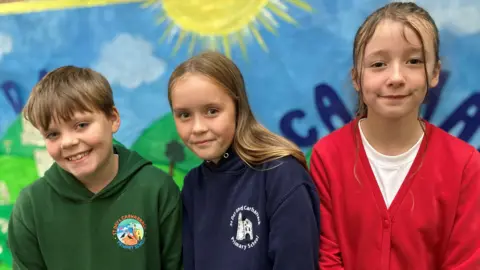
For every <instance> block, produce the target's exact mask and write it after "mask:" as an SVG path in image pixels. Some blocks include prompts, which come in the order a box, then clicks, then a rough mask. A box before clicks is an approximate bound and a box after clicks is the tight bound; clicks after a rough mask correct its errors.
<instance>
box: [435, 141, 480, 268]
mask: <svg viewBox="0 0 480 270" xmlns="http://www.w3.org/2000/svg"><path fill="white" fill-rule="evenodd" d="M450 269H452V270H453V269H455V270H461V269H462V270H463V269H465V270H467V269H468V270H470V269H480V153H479V152H478V151H476V150H473V153H472V155H471V157H470V159H469V161H468V163H467V166H466V167H465V169H464V173H463V177H462V184H461V189H460V197H459V200H458V206H457V212H456V216H455V223H454V225H453V229H452V232H451V234H450V239H449V243H448V247H447V251H446V254H445V259H444V261H443V266H442V270H450Z"/></svg>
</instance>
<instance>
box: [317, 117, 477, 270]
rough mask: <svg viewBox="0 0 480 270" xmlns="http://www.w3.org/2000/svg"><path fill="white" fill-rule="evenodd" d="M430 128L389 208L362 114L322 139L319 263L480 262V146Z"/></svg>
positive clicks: (415, 269) (356, 267)
mask: <svg viewBox="0 0 480 270" xmlns="http://www.w3.org/2000/svg"><path fill="white" fill-rule="evenodd" d="M425 134H426V135H425V136H424V139H423V141H422V143H421V146H420V150H419V152H418V154H417V157H416V158H415V160H414V162H413V165H412V168H411V169H410V172H409V173H408V175H407V177H406V180H405V181H404V182H403V184H402V186H401V188H400V190H399V191H398V193H397V195H396V197H395V198H394V200H393V202H392V204H391V206H390V208H389V209H387V207H386V204H385V202H384V199H383V197H382V194H381V192H380V189H379V187H378V185H377V182H376V180H375V177H374V174H373V172H372V169H371V167H370V164H369V161H368V159H367V156H366V154H365V150H364V147H363V144H362V140H361V137H360V134H359V131H358V120H354V121H352V122H350V123H349V124H347V125H346V126H344V127H342V128H341V129H338V130H336V131H334V132H332V133H331V134H329V135H327V136H325V137H324V138H322V139H321V140H320V141H319V142H317V143H316V144H315V146H314V147H313V153H312V157H311V161H310V170H311V175H312V177H313V179H314V181H315V184H316V186H317V188H318V191H319V195H320V201H321V202H320V216H321V236H320V261H319V264H320V269H346V270H347V269H348V270H363V269H365V270H377V269H379V270H387V269H391V270H437V269H442V270H446V269H465V270H467V269H468V270H475V269H480V153H479V152H478V151H477V150H476V149H475V148H474V147H472V146H471V145H469V144H467V143H465V142H463V141H461V140H460V139H457V138H456V137H454V136H452V135H450V134H448V133H447V132H445V131H443V130H441V129H440V128H437V127H435V126H433V125H431V124H429V123H428V122H426V132H425Z"/></svg>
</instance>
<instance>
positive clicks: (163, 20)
mask: <svg viewBox="0 0 480 270" xmlns="http://www.w3.org/2000/svg"><path fill="white" fill-rule="evenodd" d="M166 19H167V16H165V14H163V15H162V16H160V17H158V19H157V20H156V23H157V24H162V23H163V22H165V20H166Z"/></svg>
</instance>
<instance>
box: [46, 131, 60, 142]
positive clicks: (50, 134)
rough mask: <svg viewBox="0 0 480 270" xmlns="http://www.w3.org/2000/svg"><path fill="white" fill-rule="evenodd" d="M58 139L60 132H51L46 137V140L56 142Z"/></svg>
mask: <svg viewBox="0 0 480 270" xmlns="http://www.w3.org/2000/svg"><path fill="white" fill-rule="evenodd" d="M57 137H58V132H50V133H47V134H46V135H45V138H46V139H47V140H54V139H55V138H57Z"/></svg>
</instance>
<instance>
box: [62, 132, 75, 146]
mask: <svg viewBox="0 0 480 270" xmlns="http://www.w3.org/2000/svg"><path fill="white" fill-rule="evenodd" d="M78 141H79V140H78V138H77V137H76V136H75V134H70V133H64V134H62V144H61V147H62V149H68V148H70V147H72V146H75V145H77V144H78Z"/></svg>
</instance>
